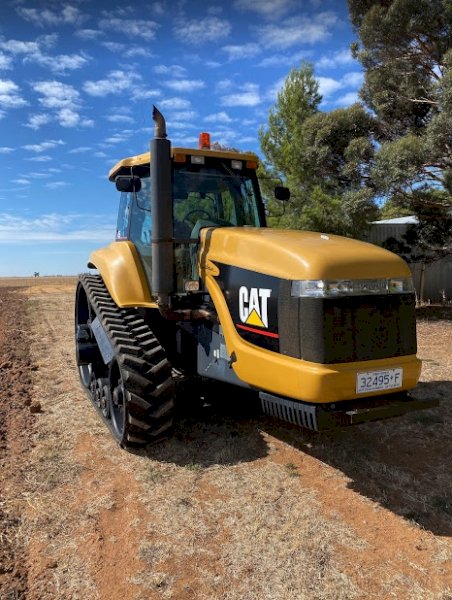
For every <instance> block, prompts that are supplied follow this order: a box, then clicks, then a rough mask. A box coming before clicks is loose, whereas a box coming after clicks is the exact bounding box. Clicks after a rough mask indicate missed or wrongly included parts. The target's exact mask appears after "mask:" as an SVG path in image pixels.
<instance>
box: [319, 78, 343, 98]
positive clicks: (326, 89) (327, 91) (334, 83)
mask: <svg viewBox="0 0 452 600" xmlns="http://www.w3.org/2000/svg"><path fill="white" fill-rule="evenodd" d="M317 81H318V82H319V92H320V93H321V94H322V96H323V97H325V96H330V95H331V94H334V92H337V90H340V89H341V88H342V87H344V86H343V84H342V82H341V81H338V80H337V79H332V78H331V77H317Z"/></svg>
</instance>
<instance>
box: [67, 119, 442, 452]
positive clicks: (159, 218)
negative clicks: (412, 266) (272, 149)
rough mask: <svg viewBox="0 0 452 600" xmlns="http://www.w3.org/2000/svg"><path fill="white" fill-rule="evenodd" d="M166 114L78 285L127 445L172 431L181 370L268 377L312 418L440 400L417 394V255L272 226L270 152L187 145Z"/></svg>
mask: <svg viewBox="0 0 452 600" xmlns="http://www.w3.org/2000/svg"><path fill="white" fill-rule="evenodd" d="M153 118H154V124H155V133H154V138H153V139H152V140H151V148H150V153H149V152H146V153H144V154H140V155H137V156H133V157H130V158H126V159H124V160H121V161H120V162H119V163H118V164H116V165H115V166H114V167H113V169H112V170H111V171H110V174H109V179H110V180H111V181H112V182H114V183H115V184H116V189H117V190H118V191H119V192H120V205H119V214H118V225H117V230H116V239H115V241H113V242H112V243H111V244H110V245H109V246H107V247H105V248H102V249H99V250H97V251H95V252H93V253H92V254H91V256H90V258H89V263H88V267H89V268H90V269H96V270H97V272H98V274H96V275H92V274H84V275H81V276H80V280H79V283H78V287H77V293H76V314H75V335H76V352H77V365H78V369H79V373H80V378H81V382H82V384H83V386H84V387H85V388H86V390H87V391H88V393H89V396H90V398H91V399H92V401H93V403H94V404H95V405H96V407H97V408H98V410H99V412H100V414H101V415H102V417H103V419H104V420H105V422H106V423H107V425H108V426H109V427H110V430H111V432H112V434H113V435H114V437H115V439H116V440H117V441H118V443H119V444H120V445H121V446H123V447H128V446H135V445H146V444H148V443H150V442H153V441H157V440H159V439H160V438H161V437H163V436H166V435H168V433H169V432H170V431H171V428H172V425H173V420H174V411H175V401H174V396H175V380H178V379H180V378H184V379H185V380H187V379H188V380H190V378H193V379H198V380H201V381H204V380H205V379H212V380H216V381H220V382H225V383H228V384H233V385H236V386H237V388H238V391H237V393H240V388H242V389H245V388H246V389H249V390H254V391H255V392H256V393H257V394H259V397H260V401H261V404H262V409H263V411H264V412H265V413H267V414H270V415H273V416H276V417H279V418H280V419H283V420H286V421H289V422H291V423H294V424H298V425H300V426H302V427H305V428H309V429H312V430H321V429H325V428H332V427H335V426H342V425H348V424H354V423H361V422H364V421H369V420H375V419H380V418H385V417H389V416H395V415H401V414H404V413H406V412H407V411H410V410H416V409H420V408H428V407H430V406H432V405H433V402H431V401H428V402H421V401H419V400H416V399H414V398H412V397H410V396H409V395H408V393H407V391H408V390H410V389H411V388H413V387H414V386H415V385H416V383H417V381H418V378H419V374H420V369H421V362H420V361H419V360H418V359H417V357H416V323H415V298H414V293H413V283H412V279H411V275H410V271H409V269H408V267H407V265H406V264H405V262H404V261H403V260H402V259H401V258H399V257H398V256H396V255H395V254H392V253H390V252H387V251H386V250H383V249H381V248H378V247H377V246H374V245H371V244H367V243H364V242H360V241H357V240H353V239H346V238H343V237H338V236H334V235H326V234H322V233H314V232H305V231H290V230H278V229H271V228H267V227H266V222H265V207H264V204H263V202H262V198H261V194H260V191H259V186H258V179H257V176H256V169H257V166H258V160H257V157H256V155H254V154H251V153H239V152H229V151H227V152H226V151H222V150H219V151H218V150H212V149H210V147H209V139H208V135H207V134H201V136H200V141H201V143H200V148H198V149H187V148H176V147H174V148H172V147H171V143H170V141H169V140H168V139H167V135H166V124H165V120H164V118H163V116H162V115H161V113H160V112H159V111H158V110H157V109H156V108H155V107H154V112H153ZM275 195H276V197H277V198H279V199H280V200H287V199H288V196H289V191H288V190H287V188H283V187H277V188H275ZM178 401H179V402H183V398H179V399H178Z"/></svg>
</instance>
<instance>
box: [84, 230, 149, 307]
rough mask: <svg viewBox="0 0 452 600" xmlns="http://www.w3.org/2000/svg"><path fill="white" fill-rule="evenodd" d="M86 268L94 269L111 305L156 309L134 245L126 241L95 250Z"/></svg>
mask: <svg viewBox="0 0 452 600" xmlns="http://www.w3.org/2000/svg"><path fill="white" fill-rule="evenodd" d="M88 267H89V268H94V269H97V270H98V271H99V273H100V275H101V277H102V279H103V281H104V283H105V285H106V287H107V289H108V291H109V292H110V295H111V297H112V298H113V300H114V301H115V303H116V304H117V305H118V306H120V307H121V308H127V307H131V306H142V307H147V308H156V307H157V305H156V304H155V302H153V301H152V297H151V293H150V289H149V285H148V282H147V279H146V276H145V273H144V270H143V266H142V264H141V260H140V257H139V255H138V252H137V250H136V248H135V245H134V244H133V243H132V242H129V241H117V242H112V243H111V244H110V245H109V246H106V247H105V248H100V249H99V250H95V251H94V252H93V253H92V254H91V255H90V257H89V263H88Z"/></svg>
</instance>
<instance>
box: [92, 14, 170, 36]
mask: <svg viewBox="0 0 452 600" xmlns="http://www.w3.org/2000/svg"><path fill="white" fill-rule="evenodd" d="M99 27H100V28H101V29H105V30H106V31H116V32H119V33H120V34H121V35H123V36H124V35H127V36H129V37H133V38H137V37H140V38H142V39H143V40H145V41H147V42H150V41H151V40H153V39H154V38H155V34H156V31H157V29H158V27H159V25H158V23H156V22H155V21H146V20H144V19H124V18H121V17H114V16H111V17H107V18H104V19H101V20H100V21H99Z"/></svg>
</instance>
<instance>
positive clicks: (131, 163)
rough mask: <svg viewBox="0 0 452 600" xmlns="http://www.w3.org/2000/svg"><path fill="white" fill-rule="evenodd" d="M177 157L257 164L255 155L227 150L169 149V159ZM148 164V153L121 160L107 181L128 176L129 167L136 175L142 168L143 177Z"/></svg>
mask: <svg viewBox="0 0 452 600" xmlns="http://www.w3.org/2000/svg"><path fill="white" fill-rule="evenodd" d="M176 154H178V155H181V154H183V155H186V156H190V155H198V156H211V157H213V158H224V159H229V160H244V161H247V160H250V161H254V162H256V163H257V162H258V157H257V155H256V154H253V153H251V152H233V151H228V150H207V149H201V150H200V149H198V148H173V147H172V148H171V158H174V156H175V155H176ZM149 164H150V152H144V153H143V154H137V155H136V156H129V157H127V158H123V159H122V160H120V161H119V162H117V163H116V164H115V166H114V167H113V168H112V169H110V172H109V173H108V179H109V180H110V181H114V180H115V179H116V177H118V176H119V175H130V167H137V169H136V170H137V171H138V173H136V174H138V175H140V167H142V170H143V175H144V172H146V171H149Z"/></svg>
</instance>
